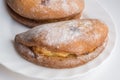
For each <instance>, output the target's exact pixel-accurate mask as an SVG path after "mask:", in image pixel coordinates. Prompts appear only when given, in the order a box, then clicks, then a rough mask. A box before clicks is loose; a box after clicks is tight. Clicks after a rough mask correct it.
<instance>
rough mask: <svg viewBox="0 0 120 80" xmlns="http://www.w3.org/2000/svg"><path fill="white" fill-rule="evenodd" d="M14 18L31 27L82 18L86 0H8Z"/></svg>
mask: <svg viewBox="0 0 120 80" xmlns="http://www.w3.org/2000/svg"><path fill="white" fill-rule="evenodd" d="M6 2H7V4H8V8H9V11H10V14H11V15H12V17H13V18H14V19H15V20H17V21H18V22H20V23H22V24H24V25H27V26H29V27H35V26H37V25H39V24H44V23H49V22H57V21H63V20H70V19H74V18H76V17H77V18H80V15H81V13H82V11H83V9H84V0H6Z"/></svg>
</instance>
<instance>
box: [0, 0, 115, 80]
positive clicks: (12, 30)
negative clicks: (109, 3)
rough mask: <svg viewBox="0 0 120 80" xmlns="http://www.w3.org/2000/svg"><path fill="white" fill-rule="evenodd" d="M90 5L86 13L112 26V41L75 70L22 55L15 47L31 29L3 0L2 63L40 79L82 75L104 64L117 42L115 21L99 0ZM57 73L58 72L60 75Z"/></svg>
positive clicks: (89, 1) (0, 3) (0, 1)
mask: <svg viewBox="0 0 120 80" xmlns="http://www.w3.org/2000/svg"><path fill="white" fill-rule="evenodd" d="M85 2H86V3H85V4H86V7H85V10H84V13H83V16H85V17H89V18H97V19H100V20H101V21H103V22H104V23H106V24H107V25H108V27H109V40H108V44H107V46H106V48H105V49H104V51H103V52H102V53H101V55H99V56H98V57H97V58H96V59H94V60H93V61H91V62H89V63H87V64H86V65H83V66H81V67H77V68H72V69H50V68H45V67H40V66H37V65H34V64H32V63H30V62H28V61H26V60H24V59H23V58H21V57H20V56H19V55H18V54H17V52H16V50H15V48H14V46H13V42H14V37H15V35H16V34H18V33H21V32H24V31H27V30H28V29H29V28H27V27H25V26H23V25H21V24H19V23H17V22H16V21H14V20H13V19H12V18H11V17H10V15H9V14H8V12H7V9H6V6H5V0H0V8H1V9H0V23H1V24H0V26H1V29H0V36H1V39H0V44H1V45H0V49H1V50H0V55H1V56H0V64H2V65H4V66H5V67H7V68H8V69H10V70H12V71H14V72H17V73H20V74H22V75H25V76H28V77H33V78H39V79H48V80H49V79H51V80H53V79H56V80H58V79H64V80H65V79H72V78H74V77H77V76H82V75H83V74H85V73H86V72H88V71H90V70H92V69H94V68H95V67H97V66H98V65H100V64H101V63H102V62H103V61H104V60H105V59H106V58H108V57H109V55H110V54H111V53H112V50H113V48H114V47H115V42H116V32H115V26H114V23H113V21H112V19H111V17H110V16H109V14H108V13H107V12H106V11H105V10H104V8H102V7H101V6H100V5H99V4H98V2H97V1H96V0H86V1H85ZM56 73H57V74H56Z"/></svg>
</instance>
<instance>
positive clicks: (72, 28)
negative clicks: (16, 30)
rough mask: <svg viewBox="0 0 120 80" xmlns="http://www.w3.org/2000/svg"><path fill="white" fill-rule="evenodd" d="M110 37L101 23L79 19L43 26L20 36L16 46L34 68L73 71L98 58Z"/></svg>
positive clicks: (16, 40) (16, 39)
mask: <svg viewBox="0 0 120 80" xmlns="http://www.w3.org/2000/svg"><path fill="white" fill-rule="evenodd" d="M107 35H108V28H107V26H106V25H105V24H103V23H102V22H100V21H99V20H96V19H82V20H79V19H77V20H70V21H63V22H57V23H49V24H44V25H40V26H37V27H35V28H33V29H31V30H29V31H27V32H24V33H21V34H18V35H16V37H15V46H16V49H17V51H18V52H19V54H20V55H21V56H22V57H24V58H25V59H27V60H28V61H30V62H33V63H35V64H38V65H41V66H46V67H51V68H71V67H75V66H78V65H82V64H85V63H87V62H89V61H91V60H93V59H94V58H95V57H97V56H98V55H99V54H100V53H101V52H102V51H103V49H104V47H105V46H104V43H105V40H106V38H107Z"/></svg>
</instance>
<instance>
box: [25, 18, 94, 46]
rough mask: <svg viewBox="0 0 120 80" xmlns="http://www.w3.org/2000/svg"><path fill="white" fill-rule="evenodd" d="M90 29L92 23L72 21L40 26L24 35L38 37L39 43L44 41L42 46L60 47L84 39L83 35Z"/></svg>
mask: <svg viewBox="0 0 120 80" xmlns="http://www.w3.org/2000/svg"><path fill="white" fill-rule="evenodd" d="M85 22H86V23H85ZM88 23H89V24H88ZM91 29H92V23H91V22H90V21H89V20H81V21H80V20H72V21H63V22H57V23H50V24H44V25H40V26H38V27H35V28H33V29H31V30H29V31H28V32H26V33H25V34H26V35H27V34H28V35H27V37H32V38H38V37H39V40H40V41H41V39H44V40H42V43H44V44H48V45H60V44H62V43H64V44H66V43H68V42H71V41H75V40H77V39H78V38H82V37H84V36H83V34H86V33H87V32H88V31H89V30H91ZM58 47H59V46H58Z"/></svg>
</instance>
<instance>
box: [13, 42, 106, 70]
mask: <svg viewBox="0 0 120 80" xmlns="http://www.w3.org/2000/svg"><path fill="white" fill-rule="evenodd" d="M105 45H106V42H105V43H104V44H103V45H102V46H100V47H98V48H97V49H96V50H95V51H93V52H91V53H88V54H84V55H80V56H77V57H68V58H61V57H47V56H43V55H41V54H34V53H33V52H32V50H31V49H30V48H28V47H26V46H24V45H22V44H19V43H17V42H15V47H16V50H17V51H18V53H19V54H20V55H21V56H22V57H23V58H24V59H26V60H28V61H30V62H32V63H34V64H37V65H40V66H45V67H50V68H58V69H61V68H73V67H77V66H80V65H83V64H85V63H88V62H89V61H91V60H93V59H94V58H96V57H97V56H98V55H99V54H100V53H101V52H102V51H103V50H104V48H105Z"/></svg>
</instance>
